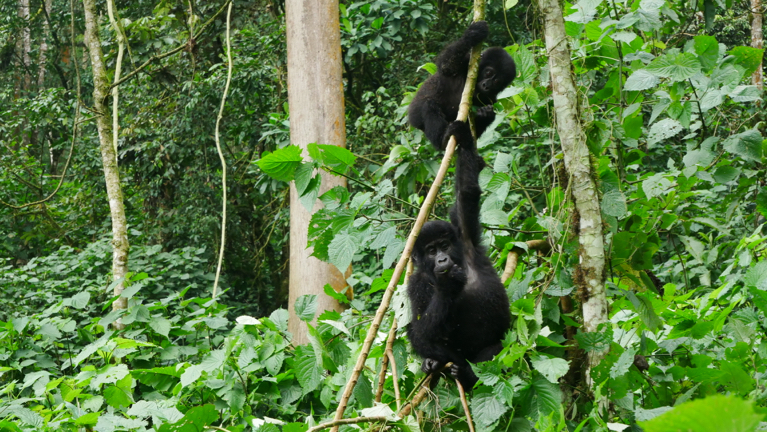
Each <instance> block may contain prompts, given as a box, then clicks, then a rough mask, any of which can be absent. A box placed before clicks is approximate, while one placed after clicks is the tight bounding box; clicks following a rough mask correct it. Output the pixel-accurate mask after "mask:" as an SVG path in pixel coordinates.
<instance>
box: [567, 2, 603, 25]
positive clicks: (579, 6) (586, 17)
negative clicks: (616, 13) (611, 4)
mask: <svg viewBox="0 0 767 432" xmlns="http://www.w3.org/2000/svg"><path fill="white" fill-rule="evenodd" d="M600 4H602V0H580V1H578V3H576V4H574V5H573V6H572V7H571V8H572V9H574V10H575V12H573V13H571V14H570V15H567V16H566V17H565V21H570V22H574V23H578V24H586V23H588V22H590V21H592V20H593V19H594V17H595V16H596V14H597V7H598V6H599V5H600Z"/></svg>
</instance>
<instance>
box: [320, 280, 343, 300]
mask: <svg viewBox="0 0 767 432" xmlns="http://www.w3.org/2000/svg"><path fill="white" fill-rule="evenodd" d="M322 291H324V292H325V294H326V295H328V296H330V297H333V298H334V299H335V300H336V301H337V302H339V303H341V304H346V303H349V298H348V297H346V295H345V294H342V293H340V292H338V291H336V290H334V289H333V287H332V286H330V284H325V286H324V287H322Z"/></svg>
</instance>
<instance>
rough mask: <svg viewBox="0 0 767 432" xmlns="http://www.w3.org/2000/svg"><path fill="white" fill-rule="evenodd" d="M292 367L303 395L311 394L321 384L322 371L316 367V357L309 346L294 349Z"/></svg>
mask: <svg viewBox="0 0 767 432" xmlns="http://www.w3.org/2000/svg"><path fill="white" fill-rule="evenodd" d="M293 366H294V367H295V372H296V379H298V383H299V384H300V385H301V388H302V389H303V392H304V394H308V393H311V392H312V391H313V390H314V389H316V388H317V386H319V385H320V382H322V369H321V368H320V367H318V366H319V365H317V356H316V355H315V354H314V348H312V346H311V345H299V346H297V347H296V352H295V356H294V360H293Z"/></svg>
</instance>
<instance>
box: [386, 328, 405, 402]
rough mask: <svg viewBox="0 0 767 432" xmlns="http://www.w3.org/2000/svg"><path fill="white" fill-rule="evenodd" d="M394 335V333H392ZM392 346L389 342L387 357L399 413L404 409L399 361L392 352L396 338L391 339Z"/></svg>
mask: <svg viewBox="0 0 767 432" xmlns="http://www.w3.org/2000/svg"><path fill="white" fill-rule="evenodd" d="M396 324H397V321H396V320H395V321H394V325H395V326H396ZM392 329H394V330H395V332H396V328H395V327H394V326H392ZM392 333H394V332H392ZM389 341H390V342H391V344H390V343H389V342H387V343H386V345H387V346H386V356H387V357H388V358H389V363H391V379H392V385H393V386H394V401H395V402H396V404H397V411H399V410H400V409H401V408H402V402H401V401H402V395H401V394H400V392H399V374H398V372H397V359H395V358H394V350H392V346H393V345H394V338H391V339H389Z"/></svg>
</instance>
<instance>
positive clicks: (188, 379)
mask: <svg viewBox="0 0 767 432" xmlns="http://www.w3.org/2000/svg"><path fill="white" fill-rule="evenodd" d="M202 371H203V368H202V366H200V365H193V366H190V367H188V368H187V369H186V370H185V371H184V373H182V374H181V387H187V386H189V385H190V384H193V383H194V382H195V381H197V380H198V379H199V378H200V377H201V376H202Z"/></svg>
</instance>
